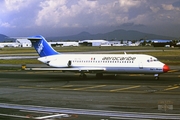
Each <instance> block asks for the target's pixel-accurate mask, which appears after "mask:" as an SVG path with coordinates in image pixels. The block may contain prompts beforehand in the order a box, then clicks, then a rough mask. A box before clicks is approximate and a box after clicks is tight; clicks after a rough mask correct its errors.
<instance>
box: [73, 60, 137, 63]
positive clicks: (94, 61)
mask: <svg viewBox="0 0 180 120" xmlns="http://www.w3.org/2000/svg"><path fill="white" fill-rule="evenodd" d="M72 62H74V63H134V62H133V61H108V60H107V61H96V60H93V61H72Z"/></svg>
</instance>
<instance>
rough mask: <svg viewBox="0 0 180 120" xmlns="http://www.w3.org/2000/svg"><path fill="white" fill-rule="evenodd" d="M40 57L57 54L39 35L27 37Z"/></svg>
mask: <svg viewBox="0 0 180 120" xmlns="http://www.w3.org/2000/svg"><path fill="white" fill-rule="evenodd" d="M28 40H30V41H31V43H32V45H33V47H34V48H35V50H36V51H37V53H38V54H39V56H40V57H45V56H50V55H56V54H59V53H58V52H57V51H55V50H54V49H53V48H52V47H51V46H50V45H49V44H48V42H47V41H46V40H45V38H44V37H43V36H41V35H38V36H32V37H28Z"/></svg>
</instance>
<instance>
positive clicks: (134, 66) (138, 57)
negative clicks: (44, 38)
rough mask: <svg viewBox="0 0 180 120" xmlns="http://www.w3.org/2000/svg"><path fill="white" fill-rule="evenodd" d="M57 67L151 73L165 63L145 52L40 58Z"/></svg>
mask: <svg viewBox="0 0 180 120" xmlns="http://www.w3.org/2000/svg"><path fill="white" fill-rule="evenodd" d="M38 60H39V61H41V62H43V63H46V64H48V65H49V66H51V67H56V68H84V69H87V70H88V69H90V68H94V69H96V68H102V69H104V72H107V73H145V74H146V73H150V74H159V73H163V72H165V71H164V65H165V64H164V63H162V62H160V61H158V60H157V58H155V57H153V56H150V55H143V54H58V55H52V56H46V57H40V58H38Z"/></svg>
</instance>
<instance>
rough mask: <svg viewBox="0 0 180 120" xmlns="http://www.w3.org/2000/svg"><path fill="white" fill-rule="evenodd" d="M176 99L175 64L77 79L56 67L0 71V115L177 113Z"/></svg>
mask: <svg viewBox="0 0 180 120" xmlns="http://www.w3.org/2000/svg"><path fill="white" fill-rule="evenodd" d="M179 101H180V67H175V69H174V70H172V71H171V72H169V73H166V74H162V75H160V80H155V79H154V77H153V75H142V74H120V75H118V76H116V77H114V76H113V75H104V77H103V78H101V79H97V78H95V75H94V74H87V78H86V79H80V78H79V74H75V73H61V72H57V71H56V72H53V71H39V72H38V71H21V70H16V71H15V70H12V71H11V70H1V71H0V119H7V120H9V119H13V120H16V119H17V120H19V119H27V118H29V119H35V118H37V117H42V116H48V115H56V114H66V115H67V116H63V117H58V118H56V119H62V118H63V119H71V120H74V119H78V120H85V119H86V120H114V119H133V120H134V119H147V120H152V119H153V120H154V119H165V118H167V119H168V118H169V117H171V118H172V119H180V114H179V113H180V102H179ZM4 103H6V104H4ZM21 105H23V106H21ZM24 105H25V106H24ZM26 105H28V106H26ZM23 107H24V109H22V108H23ZM49 107H50V108H51V109H49ZM64 109H66V110H67V109H68V111H64ZM55 110H56V111H55ZM166 115H167V116H166Z"/></svg>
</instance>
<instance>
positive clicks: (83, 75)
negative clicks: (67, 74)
mask: <svg viewBox="0 0 180 120" xmlns="http://www.w3.org/2000/svg"><path fill="white" fill-rule="evenodd" d="M79 77H80V78H87V75H86V74H85V73H81V74H80V75H79Z"/></svg>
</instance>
